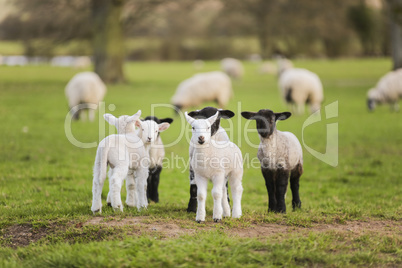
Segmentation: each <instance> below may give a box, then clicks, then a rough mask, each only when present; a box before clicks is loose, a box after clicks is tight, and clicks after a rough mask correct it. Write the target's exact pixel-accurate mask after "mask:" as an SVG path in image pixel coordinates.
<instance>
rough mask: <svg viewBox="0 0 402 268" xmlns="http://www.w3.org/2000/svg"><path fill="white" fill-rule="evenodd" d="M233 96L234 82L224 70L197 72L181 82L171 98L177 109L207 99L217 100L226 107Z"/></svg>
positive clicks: (196, 104)
mask: <svg viewBox="0 0 402 268" xmlns="http://www.w3.org/2000/svg"><path fill="white" fill-rule="evenodd" d="M232 96H233V91H232V82H231V80H230V78H229V77H228V76H227V75H226V74H225V73H223V72H219V71H215V72H208V73H199V74H196V75H194V76H192V77H190V78H188V79H186V80H184V81H183V82H181V83H180V84H179V86H178V87H177V90H176V93H175V94H174V96H173V97H172V99H171V102H172V104H173V105H174V106H175V107H176V111H179V110H180V109H185V108H188V107H194V106H199V105H201V104H202V103H204V102H207V101H216V102H217V103H218V105H219V106H220V107H221V108H223V107H225V106H226V105H227V104H228V102H229V100H230V98H231V97H232Z"/></svg>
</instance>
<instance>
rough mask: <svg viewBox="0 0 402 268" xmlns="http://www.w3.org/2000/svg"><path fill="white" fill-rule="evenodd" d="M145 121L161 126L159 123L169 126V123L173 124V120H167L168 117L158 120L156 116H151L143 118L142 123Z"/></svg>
mask: <svg viewBox="0 0 402 268" xmlns="http://www.w3.org/2000/svg"><path fill="white" fill-rule="evenodd" d="M146 120H152V121H155V122H156V123H157V124H161V123H169V124H171V123H172V122H173V119H172V118H169V117H166V118H162V119H159V118H158V117H156V116H151V115H150V116H147V117H145V118H144V121H146Z"/></svg>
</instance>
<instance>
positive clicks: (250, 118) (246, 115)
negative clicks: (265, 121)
mask: <svg viewBox="0 0 402 268" xmlns="http://www.w3.org/2000/svg"><path fill="white" fill-rule="evenodd" d="M256 114H257V113H253V112H241V116H243V117H244V118H246V119H249V120H252V119H255V118H253V117H254V116H255V115H256Z"/></svg>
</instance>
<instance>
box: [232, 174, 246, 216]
mask: <svg viewBox="0 0 402 268" xmlns="http://www.w3.org/2000/svg"><path fill="white" fill-rule="evenodd" d="M242 179H243V169H241V170H236V171H232V172H231V174H230V175H229V184H230V189H231V190H232V199H233V209H232V218H240V217H241V215H242V210H241V197H242V194H243V186H242V183H241V181H242Z"/></svg>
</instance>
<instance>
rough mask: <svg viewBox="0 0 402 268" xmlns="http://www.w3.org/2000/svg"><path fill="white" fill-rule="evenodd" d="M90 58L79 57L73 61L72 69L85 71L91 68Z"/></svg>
mask: <svg viewBox="0 0 402 268" xmlns="http://www.w3.org/2000/svg"><path fill="white" fill-rule="evenodd" d="M91 64H92V62H91V58H90V57H88V56H80V57H76V58H75V59H74V68H76V69H85V68H88V67H89V66H91Z"/></svg>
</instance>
